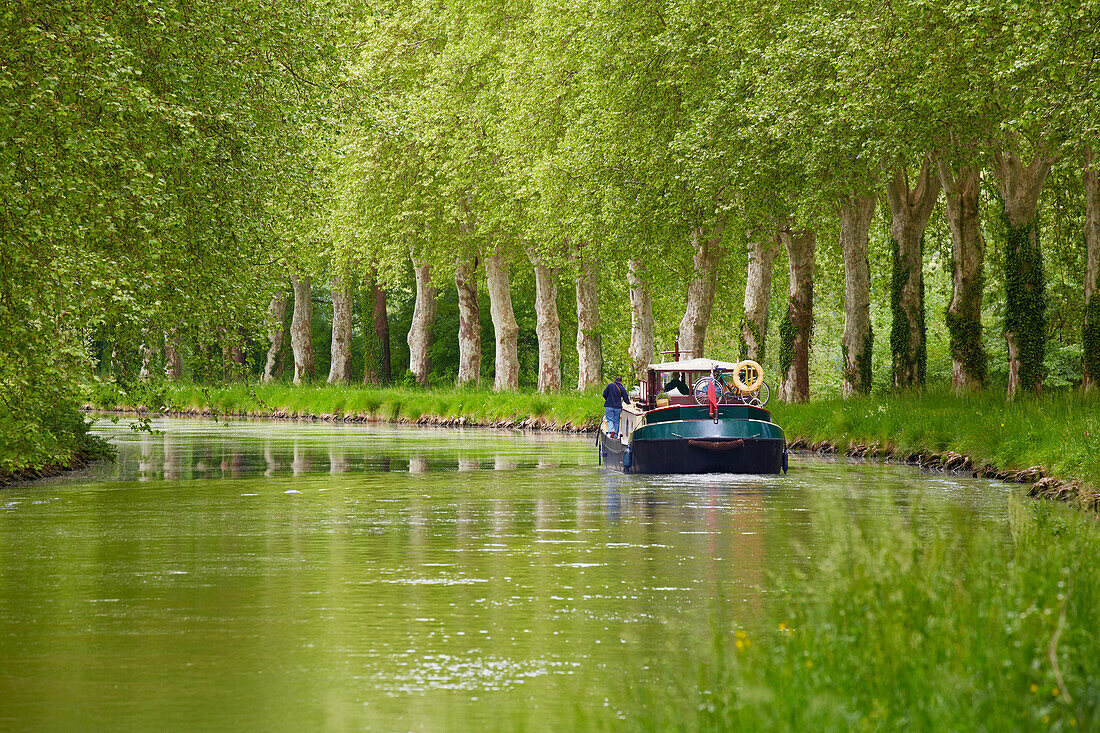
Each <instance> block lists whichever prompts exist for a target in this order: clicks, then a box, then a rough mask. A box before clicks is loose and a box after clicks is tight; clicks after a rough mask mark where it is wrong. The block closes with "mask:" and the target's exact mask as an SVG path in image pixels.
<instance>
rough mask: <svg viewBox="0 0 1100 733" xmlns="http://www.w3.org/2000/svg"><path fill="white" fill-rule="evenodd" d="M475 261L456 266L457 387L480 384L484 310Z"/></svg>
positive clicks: (466, 259) (473, 258)
mask: <svg viewBox="0 0 1100 733" xmlns="http://www.w3.org/2000/svg"><path fill="white" fill-rule="evenodd" d="M477 265H478V260H477V258H476V257H468V258H460V259H459V260H458V262H457V263H456V264H455V290H456V291H457V292H458V383H459V384H473V385H477V384H479V383H480V382H481V309H480V307H479V306H478V302H477Z"/></svg>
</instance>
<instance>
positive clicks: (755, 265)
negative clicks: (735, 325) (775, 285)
mask: <svg viewBox="0 0 1100 733" xmlns="http://www.w3.org/2000/svg"><path fill="white" fill-rule="evenodd" d="M778 249H779V242H778V237H777V238H775V239H770V240H769V239H766V238H762V237H757V236H753V237H750V239H749V264H748V270H747V274H746V277H745V311H744V316H743V317H742V318H741V358H742V359H752V360H753V361H755V362H757V363H761V362H763V361H764V339H765V337H766V336H767V333H768V305H769V303H770V302H771V298H772V265H773V264H774V263H775V253H776V252H777V251H778Z"/></svg>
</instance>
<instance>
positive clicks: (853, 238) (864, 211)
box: [840, 195, 876, 397]
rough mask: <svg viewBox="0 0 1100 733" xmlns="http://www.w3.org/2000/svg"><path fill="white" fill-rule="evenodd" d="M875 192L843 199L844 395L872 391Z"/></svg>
mask: <svg viewBox="0 0 1100 733" xmlns="http://www.w3.org/2000/svg"><path fill="white" fill-rule="evenodd" d="M875 201H876V197H875V196H856V195H851V196H849V197H847V198H845V199H843V200H841V202H840V248H841V251H842V252H843V254H844V336H843V337H842V339H841V351H842V352H843V353H844V374H843V377H844V383H843V392H844V396H845V397H849V396H851V395H853V394H867V393H868V392H870V391H871V350H872V345H873V343H874V334H872V333H871V266H870V263H869V262H868V261H867V240H868V238H869V236H870V230H871V216H872V215H873V214H874V213H875Z"/></svg>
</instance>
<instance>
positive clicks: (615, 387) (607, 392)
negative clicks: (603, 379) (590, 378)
mask: <svg viewBox="0 0 1100 733" xmlns="http://www.w3.org/2000/svg"><path fill="white" fill-rule="evenodd" d="M623 400H626V403H627V404H628V405H629V404H630V395H628V394H627V393H626V387H624V386H623V383H622V382H612V383H611V384H609V385H607V386H606V387H604V388H603V406H604V407H614V408H615V409H616V410H621V409H622V408H623Z"/></svg>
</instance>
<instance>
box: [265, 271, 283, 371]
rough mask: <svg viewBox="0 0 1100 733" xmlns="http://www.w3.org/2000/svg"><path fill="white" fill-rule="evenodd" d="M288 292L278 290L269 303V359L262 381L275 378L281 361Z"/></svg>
mask: <svg viewBox="0 0 1100 733" xmlns="http://www.w3.org/2000/svg"><path fill="white" fill-rule="evenodd" d="M286 302H287V297H286V293H283V292H281V291H280V292H278V293H276V294H275V295H274V296H273V297H272V298H271V302H270V303H268V304H267V316H268V331H267V343H268V347H267V361H266V362H265V363H264V373H263V375H262V376H261V377H260V381H262V382H270V381H271V380H273V379H275V377H276V376H277V375H276V371H275V368H276V364H278V361H279V353H280V352H281V351H282V350H283V344H284V343H286V329H285V328H284V324H285V323H286Z"/></svg>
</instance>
